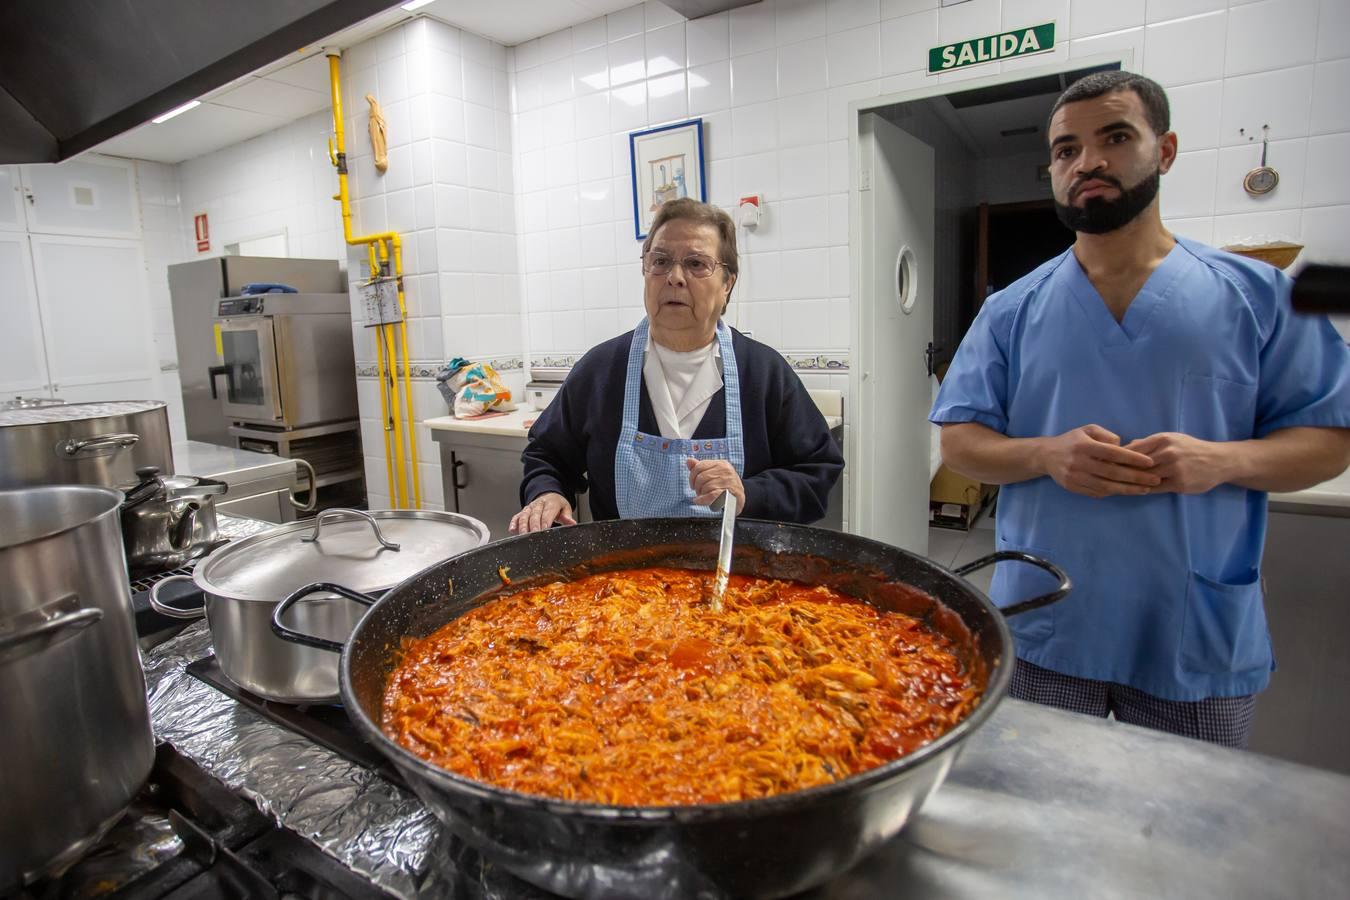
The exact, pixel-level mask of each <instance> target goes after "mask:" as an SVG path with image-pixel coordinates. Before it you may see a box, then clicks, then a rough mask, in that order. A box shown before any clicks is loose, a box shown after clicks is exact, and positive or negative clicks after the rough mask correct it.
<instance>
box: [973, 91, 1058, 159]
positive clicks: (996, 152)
mask: <svg viewBox="0 0 1350 900" xmlns="http://www.w3.org/2000/svg"><path fill="white" fill-rule="evenodd" d="M1057 98H1058V94H1042V95H1040V96H1038V97H1020V98H1018V99H1015V100H1004V101H1002V102H1000V103H982V104H980V105H979V106H967V107H965V108H963V109H957V110H956V111H955V112H956V116H957V117H958V118H959V119H960V120H961V124H962V125H964V126H965V129H966V132H967V133H968V134H969V136H970V138H971V139H972V140H973V141H974V143H975V145H976V146H977V147H978V148H979V153H977V154H976V155H977V156H979V157H986V158H987V157H991V156H1006V155H1008V154H1010V153H1029V152H1033V151H1037V150H1040V151H1044V152H1045V159H1046V162H1049V161H1050V150H1049V148H1048V147H1047V146H1046V143H1045V122H1046V120H1047V119H1048V118H1049V117H1050V108H1051V107H1053V106H1054V105H1055V100H1056V99H1057ZM1026 128H1034V129H1035V131H1032V132H1029V133H1026V134H1014V135H1008V136H1005V135H1004V134H1003V132H1004V131H1020V130H1023V129H1026Z"/></svg>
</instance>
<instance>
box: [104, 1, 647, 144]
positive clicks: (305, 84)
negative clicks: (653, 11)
mask: <svg viewBox="0 0 1350 900" xmlns="http://www.w3.org/2000/svg"><path fill="white" fill-rule="evenodd" d="M634 5H636V3H635V0H492V2H488V3H485V2H482V0H435V2H434V3H430V4H428V5H426V6H422V7H419V8H418V9H417V10H416V12H408V11H406V10H404V9H402V8H401V7H398V6H395V7H393V8H392V9H388V10H385V11H384V12H382V13H380V14H378V15H375V16H372V17H370V18H369V19H366V20H365V21H363V22H361V23H359V24H357V25H354V26H352V27H351V28H348V29H345V30H343V31H340V32H338V33H337V34H335V35H330V36H329V37H327V38H324V39H323V40H320V41H315V42H314V44H313V45H312V46H310V47H306V48H302V49H301V50H298V51H296V52H295V53H292V54H290V55H288V56H286V57H284V58H283V59H279V60H277V61H276V62H275V63H272V64H271V65H268V66H264V67H263V68H261V69H259V70H258V71H256V72H254V73H253V74H251V75H246V76H245V77H243V78H241V79H239V80H237V81H234V82H232V83H231V84H227V85H225V86H223V87H221V88H219V89H217V90H215V91H212V92H211V93H209V94H206V95H204V96H203V97H202V98H201V101H202V105H201V106H198V107H196V108H195V109H191V110H188V111H187V112H185V113H182V114H181V115H178V116H176V117H174V118H172V119H170V120H169V121H167V122H165V123H163V124H162V125H155V124H152V123H149V122H147V123H146V124H144V125H141V126H139V127H137V128H134V129H132V130H131V131H128V132H125V133H123V134H120V135H118V136H117V137H115V138H112V139H111V140H108V141H104V142H103V143H102V144H100V145H98V146H97V147H94V148H93V149H92V150H91V151H90V152H92V153H102V154H106V155H109V156H124V157H128V158H131V159H148V160H152V161H154V162H164V163H177V162H182V161H183V160H187V159H193V158H195V157H198V156H201V155H203V154H206V153H211V152H212V151H215V150H220V149H222V148H224V147H228V146H230V145H232V144H237V143H239V142H240V141H246V140H248V139H249V138H254V137H257V136H258V135H261V134H266V133H267V132H269V131H272V130H274V129H277V128H280V127H281V126H283V125H287V124H290V123H291V122H294V121H296V120H297V119H301V118H304V117H305V116H307V115H311V114H313V113H316V112H319V111H320V110H324V109H327V108H328V107H329V94H328V66H327V63H326V62H325V61H324V54H323V50H322V48H324V47H338V48H341V49H343V50H345V49H347V48H349V47H354V46H356V45H357V44H360V43H362V42H363V41H366V40H369V39H370V38H372V37H374V36H375V35H376V34H379V33H380V32H382V31H385V30H387V29H389V28H392V27H394V26H396V25H400V24H402V23H403V22H406V21H408V20H409V19H412V18H414V17H415V16H422V15H425V16H430V17H431V18H435V19H439V20H441V21H443V22H446V23H447V24H450V25H454V26H455V27H457V28H462V29H464V30H465V31H470V32H473V33H475V34H479V35H482V36H484V37H487V38H491V39H492V40H494V41H496V42H497V43H500V44H505V45H506V46H514V45H516V44H519V43H522V42H523V41H527V40H530V39H532V38H536V37H540V36H542V35H545V34H552V33H553V32H555V31H558V30H560V29H563V28H567V27H569V26H571V25H576V24H579V23H581V22H586V21H589V20H591V19H594V18H596V17H598V16H603V15H605V14H607V13H611V12H615V11H616V10H620V9H626V8H628V7H630V6H634Z"/></svg>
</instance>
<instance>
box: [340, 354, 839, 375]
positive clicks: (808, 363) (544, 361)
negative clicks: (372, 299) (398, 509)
mask: <svg viewBox="0 0 1350 900" xmlns="http://www.w3.org/2000/svg"><path fill="white" fill-rule="evenodd" d="M783 358H784V359H786V360H787V361H788V364H789V365H791V366H792V368H793V369H794V370H795V371H798V372H832V373H839V374H842V373H845V372H847V371H848V353H847V352H846V351H839V350H822V351H819V352H814V351H809V350H808V351H794V352H788V353H784V354H783ZM471 359H472V360H473V362H485V363H487V364H488V365H490V366H492V368H494V369H496V370H497V371H498V372H510V371H517V370H520V369H524V368H526V366H525V359H524V357H520V356H502V357H471ZM579 359H581V354H580V353H563V354H556V355H554V354H549V355H545V356H539V357H535V358H534V359H533V360H531V361H530V365H531V366H537V367H541V368H554V369H570V368H572V366H574V365H576V364H577V360H579ZM409 365H410V366H411V369H410V372H409V374H410V377H411V378H412V379H413V380H415V381H418V380H425V381H430V380H434V379H435V378H436V373H437V372H439V371H440V370H441V366H442V365H444V363H440V362H434V361H429V360H412V361H411V362H410V363H409ZM398 374H399V375H400V376H401V375H402V374H403V369H402V368H401V367H400V368H399V369H398ZM378 376H379V370H378V369H377V368H376V367H375V366H373V365H370V364H358V365H357V366H356V377H357V378H376V377H378Z"/></svg>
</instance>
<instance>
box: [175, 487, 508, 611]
mask: <svg viewBox="0 0 1350 900" xmlns="http://www.w3.org/2000/svg"><path fill="white" fill-rule="evenodd" d="M377 529H378V534H377ZM316 533H317V538H316V537H315V534H316ZM381 537H382V538H383V539H384V543H382V542H381V540H380V538H381ZM488 540H489V534H488V529H487V526H486V525H484V524H483V523H482V522H480V521H478V520H477V519H472V518H469V517H468V516H461V515H459V514H458V513H446V512H436V511H433V510H409V509H397V510H395V509H389V510H379V511H377V512H371V513H365V512H359V511H357V510H351V509H330V510H327V511H325V512H323V513H321V514H320V515H319V516H318V517H317V518H315V519H308V520H305V521H301V522H294V523H292V524H289V525H282V526H279V527H277V528H273V529H270V530H268V531H265V532H263V533H262V534H256V535H254V536H253V537H249V538H245V539H244V540H242V541H237V542H235V543H232V544H228V545H227V546H225V547H222V548H221V549H219V550H217V551H215V552H214V553H212V554H211V555H210V556H209V557H207V558H206V559H205V560H204V561H203V562H201V563H199V564H198V565H197V568H196V570H195V572H194V573H193V577H194V579H195V580H196V582H197V586H198V587H200V588H201V589H202V590H204V591H208V592H210V593H212V594H216V595H218V596H222V597H230V598H234V599H238V600H258V601H263V602H267V603H276V602H279V601H281V600H283V599H285V597H286V596H287V595H288V594H290V593H292V592H293V591H295V590H296V589H298V588H301V587H304V586H305V585H307V584H311V583H313V582H316V581H326V582H329V583H331V584H338V585H342V586H343V587H347V588H351V589H352V590H355V591H361V592H363V593H371V592H374V591H385V590H388V589H389V588H391V587H393V586H394V585H396V584H398V583H399V582H400V581H403V580H404V579H405V578H407V577H408V576H410V575H414V574H416V573H417V572H420V571H422V570H423V569H425V568H428V567H429V566H433V565H435V564H436V563H439V562H442V561H444V560H446V559H449V558H450V557H452V556H457V555H459V554H460V553H463V552H464V551H466V550H470V549H472V548H474V547H478V546H481V545H483V544H486V543H487V542H488ZM395 546H396V547H397V549H394V547H395Z"/></svg>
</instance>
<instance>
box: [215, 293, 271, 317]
mask: <svg viewBox="0 0 1350 900" xmlns="http://www.w3.org/2000/svg"><path fill="white" fill-rule="evenodd" d="M262 311H263V298H262V297H226V298H225V299H224V300H222V301H220V305H219V306H218V307H217V308H216V314H217V315H218V316H219V317H220V318H222V319H224V318H228V317H229V316H256V315H261V314H262Z"/></svg>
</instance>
